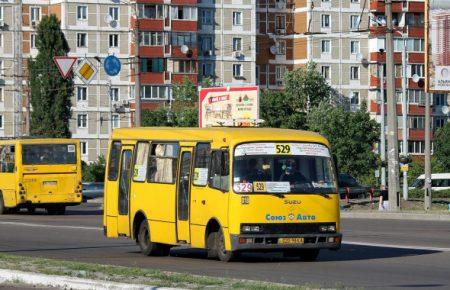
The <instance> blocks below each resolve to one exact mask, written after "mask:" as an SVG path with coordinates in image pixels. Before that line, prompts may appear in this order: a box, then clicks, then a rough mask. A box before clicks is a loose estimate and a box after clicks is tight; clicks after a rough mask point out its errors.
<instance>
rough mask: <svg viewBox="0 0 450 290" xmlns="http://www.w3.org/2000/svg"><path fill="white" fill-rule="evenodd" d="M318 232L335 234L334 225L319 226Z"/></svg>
mask: <svg viewBox="0 0 450 290" xmlns="http://www.w3.org/2000/svg"><path fill="white" fill-rule="evenodd" d="M319 232H321V233H334V232H336V226H335V225H321V226H319Z"/></svg>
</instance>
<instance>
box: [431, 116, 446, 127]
mask: <svg viewBox="0 0 450 290" xmlns="http://www.w3.org/2000/svg"><path fill="white" fill-rule="evenodd" d="M448 120H449V119H448V117H434V128H435V129H439V128H442V127H444V126H445V124H447V122H448Z"/></svg>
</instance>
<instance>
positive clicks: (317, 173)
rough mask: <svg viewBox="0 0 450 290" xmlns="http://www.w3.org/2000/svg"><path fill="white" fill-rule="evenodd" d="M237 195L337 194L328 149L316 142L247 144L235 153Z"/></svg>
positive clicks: (234, 183)
mask: <svg viewBox="0 0 450 290" xmlns="http://www.w3.org/2000/svg"><path fill="white" fill-rule="evenodd" d="M233 168H234V169H233V173H234V175H233V189H234V191H235V192H237V193H252V192H253V193H336V192H337V183H336V178H335V174H334V171H333V165H332V161H331V158H330V152H329V150H328V148H327V147H326V146H324V145H321V144H313V143H283V144H279V143H248V144H242V145H239V146H237V147H236V149H235V152H234V167H233Z"/></svg>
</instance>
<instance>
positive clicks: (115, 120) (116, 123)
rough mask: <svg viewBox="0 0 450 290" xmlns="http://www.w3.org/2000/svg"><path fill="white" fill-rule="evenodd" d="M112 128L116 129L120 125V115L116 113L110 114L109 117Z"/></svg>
mask: <svg viewBox="0 0 450 290" xmlns="http://www.w3.org/2000/svg"><path fill="white" fill-rule="evenodd" d="M111 124H112V128H113V129H116V128H119V127H120V116H119V115H117V114H114V115H112V119H111Z"/></svg>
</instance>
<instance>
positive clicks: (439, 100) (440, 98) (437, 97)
mask: <svg viewBox="0 0 450 290" xmlns="http://www.w3.org/2000/svg"><path fill="white" fill-rule="evenodd" d="M434 105H435V106H447V95H446V94H434Z"/></svg>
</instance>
